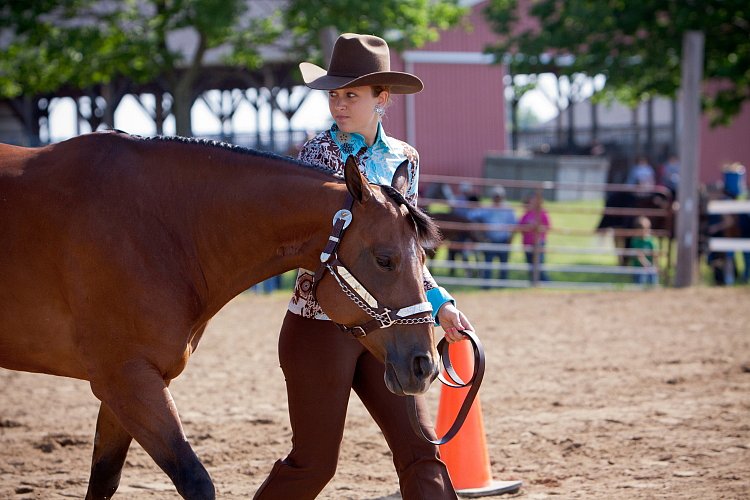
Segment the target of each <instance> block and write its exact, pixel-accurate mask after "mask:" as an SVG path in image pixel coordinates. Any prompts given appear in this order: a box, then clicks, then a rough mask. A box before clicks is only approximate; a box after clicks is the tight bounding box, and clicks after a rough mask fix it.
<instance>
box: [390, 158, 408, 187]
mask: <svg viewBox="0 0 750 500" xmlns="http://www.w3.org/2000/svg"><path fill="white" fill-rule="evenodd" d="M391 187H393V188H394V189H395V190H396V191H398V192H399V193H401V194H402V195H404V196H406V191H408V189H409V160H404V161H402V162H401V165H399V166H398V167H397V168H396V173H394V174H393V180H392V181H391Z"/></svg>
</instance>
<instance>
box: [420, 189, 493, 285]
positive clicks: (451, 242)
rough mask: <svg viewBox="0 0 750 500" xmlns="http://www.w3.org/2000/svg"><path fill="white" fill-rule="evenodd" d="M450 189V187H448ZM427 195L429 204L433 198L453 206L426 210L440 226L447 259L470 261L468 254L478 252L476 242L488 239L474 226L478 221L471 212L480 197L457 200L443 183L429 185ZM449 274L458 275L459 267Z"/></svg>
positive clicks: (452, 268)
mask: <svg viewBox="0 0 750 500" xmlns="http://www.w3.org/2000/svg"><path fill="white" fill-rule="evenodd" d="M448 191H451V190H450V189H448ZM425 198H426V201H427V203H428V204H429V203H430V202H431V201H437V202H439V203H440V204H441V205H443V204H447V205H448V206H449V208H450V210H449V211H448V212H445V211H443V210H435V211H432V210H430V209H429V208H428V209H427V211H428V214H429V215H430V217H431V218H432V219H433V220H434V221H435V222H436V223H437V225H438V227H439V228H440V234H441V236H442V237H441V244H442V245H444V246H445V247H446V248H447V250H448V254H447V257H446V258H447V260H449V261H451V262H456V261H457V260H459V259H460V260H462V261H464V262H469V256H470V255H471V254H474V253H476V251H475V250H474V249H473V248H474V246H475V244H476V243H481V242H484V241H487V238H486V235H485V232H484V231H483V230H481V229H476V228H475V227H472V226H471V224H476V223H477V221H475V220H472V218H471V217H469V215H468V214H469V213H470V211H471V209H472V204H478V202H479V198H477V197H474V198H472V199H469V200H467V201H468V203H469V204H468V205H463V202H461V201H454V200H453V199H449V198H448V197H447V196H446V189H445V185H443V184H432V185H430V186H429V188H428V189H427V190H426V191H425ZM477 260H480V259H477ZM449 273H450V275H451V276H453V275H455V274H456V268H455V267H451V269H450V271H449Z"/></svg>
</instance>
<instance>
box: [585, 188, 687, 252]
mask: <svg viewBox="0 0 750 500" xmlns="http://www.w3.org/2000/svg"><path fill="white" fill-rule="evenodd" d="M671 203H672V200H671V197H670V196H668V195H667V194H666V189H664V190H654V191H653V192H647V193H635V192H633V191H612V192H610V193H609V194H608V195H607V198H606V200H605V204H604V212H603V213H602V216H601V218H600V219H599V223H598V224H597V228H596V230H597V231H599V232H601V231H604V230H607V229H614V230H615V235H614V241H615V246H616V247H617V248H628V247H629V242H630V237H631V236H632V234H630V233H632V232H633V228H634V226H633V223H634V221H635V219H636V217H637V216H638V215H639V214H640V213H643V214H651V215H649V216H648V218H649V220H650V221H651V229H652V230H653V231H657V232H658V234H660V235H663V236H666V237H667V238H669V239H670V240H671V239H672V238H673V236H674V227H673V224H672V217H671V211H670V208H671V207H670V205H671ZM627 260H628V257H627V256H626V255H618V261H619V263H620V265H622V266H624V265H626V263H627Z"/></svg>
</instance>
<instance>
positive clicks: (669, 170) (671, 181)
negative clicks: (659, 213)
mask: <svg viewBox="0 0 750 500" xmlns="http://www.w3.org/2000/svg"><path fill="white" fill-rule="evenodd" d="M661 183H662V184H663V185H664V187H666V188H667V189H669V190H670V191H671V192H672V198H673V199H674V198H677V188H678V186H679V185H680V160H679V159H678V158H677V157H676V156H675V155H672V156H670V157H669V159H668V160H667V163H665V164H664V167H663V168H662V171H661Z"/></svg>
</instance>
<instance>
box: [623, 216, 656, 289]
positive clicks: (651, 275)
mask: <svg viewBox="0 0 750 500" xmlns="http://www.w3.org/2000/svg"><path fill="white" fill-rule="evenodd" d="M633 227H634V228H635V229H638V230H639V233H638V235H637V236H633V237H632V238H630V248H632V249H635V250H636V251H637V253H636V254H635V255H633V256H631V257H630V265H631V266H634V267H640V268H643V269H642V270H639V271H638V273H637V274H635V275H633V281H634V282H635V283H638V284H639V285H656V284H657V282H658V276H657V273H656V266H654V251H655V250H656V240H655V239H654V237H653V236H651V221H650V220H649V219H648V217H644V216H640V217H636V219H635V221H633Z"/></svg>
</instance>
